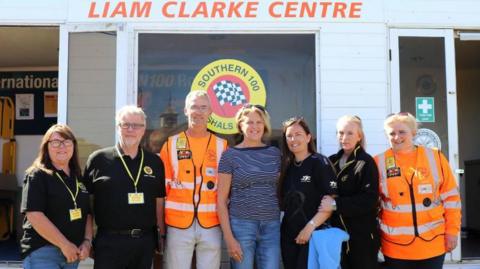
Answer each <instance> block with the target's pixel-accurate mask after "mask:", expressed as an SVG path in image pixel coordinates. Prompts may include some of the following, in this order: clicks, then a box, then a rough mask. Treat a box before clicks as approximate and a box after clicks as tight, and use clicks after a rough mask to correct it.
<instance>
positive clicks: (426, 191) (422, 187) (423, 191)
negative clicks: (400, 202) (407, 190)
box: [418, 184, 433, 194]
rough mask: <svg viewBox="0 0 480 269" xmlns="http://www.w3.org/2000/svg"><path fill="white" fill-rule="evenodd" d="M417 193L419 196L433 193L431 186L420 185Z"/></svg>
mask: <svg viewBox="0 0 480 269" xmlns="http://www.w3.org/2000/svg"><path fill="white" fill-rule="evenodd" d="M418 193H420V194H429V193H433V186H432V184H421V185H418Z"/></svg>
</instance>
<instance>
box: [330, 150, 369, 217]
mask: <svg viewBox="0 0 480 269" xmlns="http://www.w3.org/2000/svg"><path fill="white" fill-rule="evenodd" d="M359 162H364V164H363V167H362V168H361V169H360V170H359V171H358V172H356V171H354V175H355V181H357V180H358V183H357V182H355V183H356V186H358V187H359V189H358V191H357V192H356V194H355V195H353V196H348V197H336V198H335V201H336V203H337V211H338V212H339V213H340V214H342V215H344V216H346V217H355V216H361V215H363V214H365V213H369V212H372V211H373V210H375V209H376V208H377V207H378V168H377V165H376V164H375V161H374V160H373V159H372V158H371V157H369V158H366V160H359V161H357V165H359V164H358V163H359ZM357 165H356V166H357ZM360 165H362V164H360ZM355 168H356V167H352V168H351V169H355ZM355 170H356V169H355Z"/></svg>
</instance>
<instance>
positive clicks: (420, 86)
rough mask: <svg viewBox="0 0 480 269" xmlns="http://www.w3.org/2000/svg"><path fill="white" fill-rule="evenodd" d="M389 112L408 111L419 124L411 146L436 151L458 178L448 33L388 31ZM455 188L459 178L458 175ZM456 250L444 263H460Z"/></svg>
mask: <svg viewBox="0 0 480 269" xmlns="http://www.w3.org/2000/svg"><path fill="white" fill-rule="evenodd" d="M390 50H391V51H390V52H391V82H392V87H391V89H392V91H391V98H392V99H391V100H392V111H394V112H398V111H408V112H411V113H412V114H413V115H415V116H416V118H417V120H418V121H419V122H420V123H421V125H420V128H421V129H420V130H419V134H418V135H417V137H416V142H417V143H420V144H424V145H426V146H434V147H438V148H440V149H441V150H442V152H443V153H444V154H445V156H447V157H448V159H449V163H450V166H451V168H452V171H454V172H455V174H456V175H457V173H456V172H459V171H460V170H459V169H458V163H459V159H458V158H459V156H458V126H457V100H456V98H457V96H456V94H457V93H456V80H455V48H454V35H453V30H451V29H450V30H429V29H425V30H423V29H392V30H390ZM457 183H458V175H457ZM458 243H459V245H458V246H457V248H456V249H455V250H454V251H453V252H452V253H451V254H447V255H446V257H445V260H446V261H448V260H453V261H459V260H460V259H461V245H460V244H461V240H460V235H459V238H458Z"/></svg>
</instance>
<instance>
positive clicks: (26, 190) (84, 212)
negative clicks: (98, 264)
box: [20, 124, 92, 269]
mask: <svg viewBox="0 0 480 269" xmlns="http://www.w3.org/2000/svg"><path fill="white" fill-rule="evenodd" d="M80 171H81V170H80V165H79V162H78V146H77V140H76V139H75V137H74V135H73V133H72V130H71V129H70V128H69V127H68V126H66V125H62V124H56V125H54V126H52V127H50V129H48V130H47V132H46V133H45V135H44V136H43V139H42V142H41V145H40V152H39V153H38V157H37V158H36V159H35V161H34V162H33V164H32V165H31V166H30V168H28V169H27V171H26V175H25V180H24V186H23V196H22V205H21V211H22V213H23V214H25V219H24V223H23V229H24V233H23V237H22V239H21V241H20V243H21V250H22V258H24V261H23V266H24V268H25V269H29V268H33V269H34V268H68V269H74V268H77V267H78V263H79V261H80V260H83V259H86V258H87V257H88V256H89V253H90V247H91V240H92V216H91V214H90V208H89V196H88V193H87V190H86V189H85V187H84V186H83V185H82V184H81V183H80V182H79V179H80V176H81V175H80V173H81V172H80Z"/></svg>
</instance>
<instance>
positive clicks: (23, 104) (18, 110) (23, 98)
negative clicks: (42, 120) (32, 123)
mask: <svg viewBox="0 0 480 269" xmlns="http://www.w3.org/2000/svg"><path fill="white" fill-rule="evenodd" d="M33 97H34V95H33V94H15V119H16V120H33V119H34V118H35V117H34V114H33V111H34V110H33V106H34V98H33Z"/></svg>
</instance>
